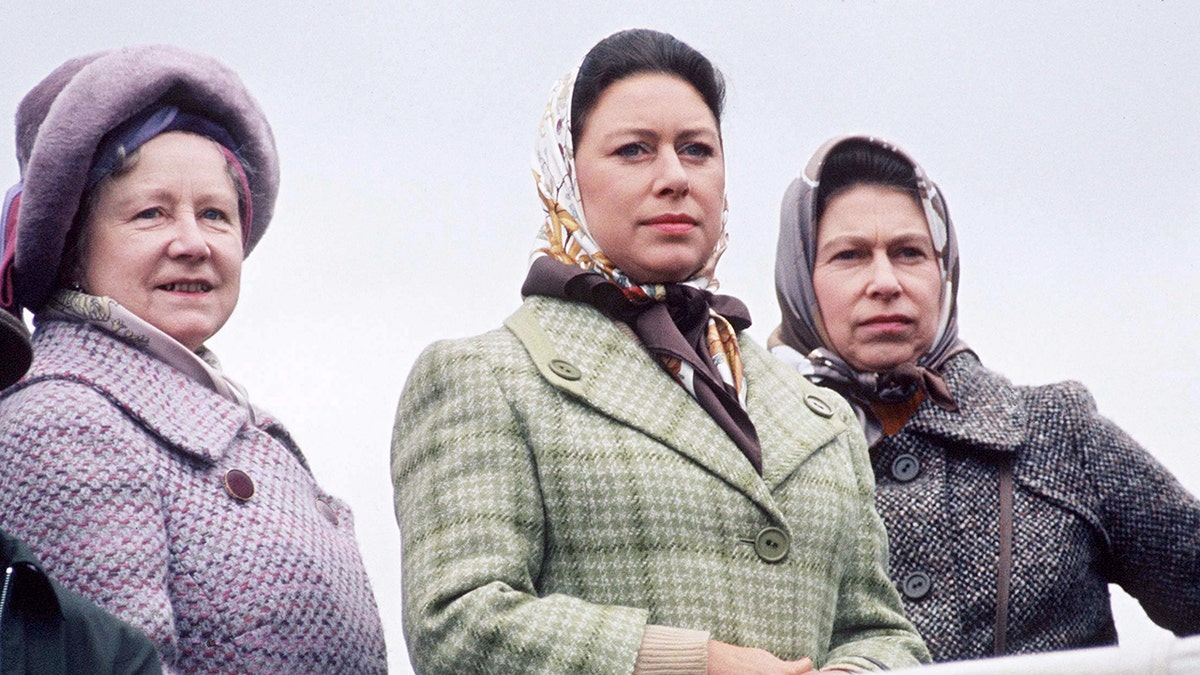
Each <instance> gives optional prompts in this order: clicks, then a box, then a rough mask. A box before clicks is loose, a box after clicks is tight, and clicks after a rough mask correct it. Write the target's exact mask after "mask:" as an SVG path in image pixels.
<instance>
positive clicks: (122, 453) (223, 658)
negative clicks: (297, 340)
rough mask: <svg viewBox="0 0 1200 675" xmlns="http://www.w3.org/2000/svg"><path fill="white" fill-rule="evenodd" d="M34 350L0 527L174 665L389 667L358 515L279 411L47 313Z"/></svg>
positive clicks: (259, 669) (11, 403)
mask: <svg viewBox="0 0 1200 675" xmlns="http://www.w3.org/2000/svg"><path fill="white" fill-rule="evenodd" d="M34 353H35V360H34V364H33V367H32V369H31V371H30V373H29V375H28V376H27V379H26V380H24V381H23V382H22V383H21V384H18V385H17V386H16V387H14V388H12V389H9V390H7V391H6V392H5V393H4V396H3V399H2V400H0V526H2V527H3V528H4V529H5V530H8V531H9V532H12V533H14V534H16V535H19V536H20V537H21V538H23V539H24V540H26V541H27V542H28V543H29V545H30V547H31V548H33V549H34V551H35V552H36V553H37V555H38V556H39V557H41V559H42V561H43V562H44V564H45V567H46V570H47V571H48V572H49V573H50V574H51V575H53V576H54V577H55V578H56V579H58V580H59V581H60V582H61V583H63V584H64V585H65V586H67V587H69V588H71V589H72V590H74V591H76V592H78V593H80V594H82V595H84V596H85V597H87V598H90V599H91V600H93V601H95V602H96V603H97V604H99V605H100V606H102V607H104V608H105V609H107V610H108V611H110V612H112V613H113V614H116V615H117V616H119V617H121V618H122V619H125V620H126V621H128V622H130V623H132V624H133V625H134V626H136V627H137V628H139V629H141V630H142V631H144V632H145V633H146V634H147V635H148V636H149V637H150V639H151V640H152V641H153V642H154V643H155V646H156V647H157V649H158V652H159V656H160V658H161V659H162V661H163V663H164V665H165V666H166V669H167V670H168V671H175V672H187V673H226V672H228V673H285V672H287V673H382V672H386V670H387V663H386V655H385V648H384V642H383V629H382V626H381V624H380V620H379V614H378V610H377V608H376V605H375V600H374V597H373V595H372V592H371V588H370V584H369V582H368V580H367V576H366V571H365V569H364V568H363V564H362V560H361V558H360V556H359V552H358V546H357V543H356V541H355V539H354V527H353V520H352V516H351V514H350V511H349V509H348V508H347V506H346V505H345V504H344V503H343V502H341V501H340V500H337V499H335V498H333V497H331V496H329V495H328V494H326V493H325V492H324V491H322V490H321V488H320V487H319V486H318V485H317V484H316V482H315V481H314V480H313V477H312V475H311V474H310V472H309V470H308V468H307V466H305V464H304V462H303V458H302V457H301V455H300V453H299V450H298V449H297V448H296V446H295V444H294V443H293V442H292V440H291V438H290V437H289V435H288V434H287V432H286V430H284V428H283V427H282V426H281V425H279V424H278V423H277V422H275V421H274V420H272V419H270V418H269V416H266V415H260V418H261V427H257V426H254V425H252V424H251V423H250V422H249V414H248V412H247V411H246V409H245V408H242V407H239V406H237V405H235V404H233V403H232V402H230V401H228V400H226V399H224V398H222V397H220V396H219V395H217V394H215V393H214V392H212V391H211V390H209V389H207V388H205V387H203V386H201V385H199V384H197V383H196V382H194V381H192V380H190V379H189V378H187V377H186V376H185V375H183V374H182V373H180V372H178V371H176V370H174V369H173V368H171V367H170V366H168V365H166V364H165V363H163V362H161V361H159V360H157V359H155V358H153V357H151V356H149V355H147V354H145V353H144V352H141V351H140V350H138V349H136V348H135V347H132V346H130V345H128V344H125V343H123V342H121V341H119V340H117V339H115V338H113V337H112V336H110V335H108V334H106V333H104V332H102V331H100V330H98V329H96V328H93V327H90V326H87V325H83V324H75V323H66V322H60V321H48V322H42V323H40V324H39V329H38V332H37V334H36V335H35V337H34ZM235 468H236V469H241V470H242V471H244V472H246V473H247V474H249V476H250V477H251V479H252V480H253V481H254V486H255V493H254V495H253V497H252V498H251V499H249V500H248V501H244V502H243V501H239V500H236V499H234V498H233V497H232V496H231V495H230V494H229V493H227V491H226V488H225V487H224V483H223V477H224V476H225V473H226V472H227V471H228V470H229V469H235ZM322 504H323V505H322ZM326 509H328V510H329V512H330V513H332V514H334V515H335V516H336V520H337V524H334V523H333V522H332V520H333V519H331V518H328V517H326V516H325V515H323V514H322V511H323V510H326Z"/></svg>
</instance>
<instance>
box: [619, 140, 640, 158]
mask: <svg viewBox="0 0 1200 675" xmlns="http://www.w3.org/2000/svg"><path fill="white" fill-rule="evenodd" d="M644 152H646V148H645V147H643V146H642V144H641V143H626V144H625V145H622V146H621V147H619V148H617V149H616V151H615V152H614V153H613V154H615V155H617V156H618V157H637V156H638V155H640V154H642V153H644Z"/></svg>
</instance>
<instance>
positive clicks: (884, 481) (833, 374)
mask: <svg viewBox="0 0 1200 675" xmlns="http://www.w3.org/2000/svg"><path fill="white" fill-rule="evenodd" d="M957 284H958V251H957V248H956V243H955V238H954V229H953V226H952V225H951V221H950V217H949V214H948V212H947V211H946V205H945V201H944V200H943V198H942V196H941V194H940V193H939V191H938V188H937V186H936V185H935V184H934V183H933V182H932V181H930V180H929V179H928V177H927V176H926V175H925V173H924V171H923V170H922V169H921V167H920V166H919V165H918V164H917V163H916V162H915V161H914V160H912V158H911V157H910V156H909V155H907V154H906V153H905V152H904V151H903V150H901V149H899V148H897V147H896V146H894V145H892V144H890V143H887V142H886V141H882V140H880V139H877V138H870V137H842V138H835V139H832V140H831V141H829V142H827V143H826V144H825V145H823V146H822V147H821V148H820V149H819V150H818V151H817V152H816V154H815V155H814V156H813V158H812V160H811V161H810V162H809V164H808V166H807V168H806V169H805V171H804V175H803V176H801V177H800V178H798V179H797V180H796V181H795V182H794V183H793V184H792V186H791V187H790V188H789V189H788V192H787V194H786V195H785V197H784V200H783V213H782V225H781V230H780V234H779V249H778V259H777V263H776V290H777V292H778V296H779V301H780V305H781V308H782V311H783V324H782V325H781V326H780V328H779V330H778V331H777V332H776V333H775V334H774V335H773V336H772V339H771V348H772V351H773V353H775V354H776V355H778V356H780V357H782V358H783V359H785V360H787V361H789V362H791V363H793V364H794V365H795V366H796V367H798V368H800V369H801V371H802V372H804V373H805V374H806V375H808V377H809V378H810V379H812V380H813V381H814V382H816V383H819V384H822V385H824V386H829V387H833V388H835V389H837V390H839V391H841V392H842V393H843V394H845V395H846V396H847V398H849V400H850V402H851V403H852V405H853V406H854V408H855V410H856V412H857V413H858V416H859V420H860V422H861V423H862V424H863V427H864V429H865V431H866V435H867V438H868V441H869V443H870V445H871V460H872V464H873V466H874V469H875V479H876V484H877V485H876V496H877V500H878V508H879V512H880V514H881V515H882V516H883V520H884V522H885V523H886V524H887V528H888V534H889V537H890V544H891V575H892V581H893V582H894V583H895V584H896V586H897V587H898V588H899V589H900V591H901V595H902V597H903V599H904V605H905V610H906V612H907V613H908V616H909V618H911V619H912V621H913V622H914V623H915V624H916V626H917V628H918V629H919V630H920V631H921V634H922V635H923V636H924V637H925V640H926V643H927V644H928V645H929V649H930V652H931V653H932V654H933V657H934V659H935V660H938V661H949V660H961V659H971V658H979V657H984V656H989V655H994V654H1005V653H1021V652H1036V651H1048V650H1057V649H1070V648H1079V647H1089V646H1095V645H1106V644H1112V643H1115V642H1116V639H1117V636H1116V631H1115V629H1114V626H1113V619H1112V613H1111V610H1110V607H1109V596H1108V584H1110V583H1116V584H1120V585H1121V586H1122V587H1123V588H1124V589H1125V590H1126V591H1128V592H1129V593H1130V595H1132V596H1134V597H1135V598H1137V599H1138V600H1139V601H1140V602H1141V604H1142V607H1143V608H1145V610H1146V612H1147V613H1148V614H1149V615H1150V617H1151V618H1152V619H1153V620H1154V621H1155V622H1157V623H1158V624H1159V625H1161V626H1163V627H1165V628H1168V629H1170V630H1172V631H1174V632H1176V633H1177V634H1180V635H1185V634H1191V633H1196V632H1200V502H1197V500H1196V498H1195V497H1194V496H1192V495H1191V494H1189V493H1188V492H1187V491H1186V490H1185V489H1184V488H1183V487H1182V486H1181V485H1180V484H1179V482H1178V481H1176V480H1175V478H1174V477H1173V476H1171V474H1170V473H1169V472H1167V471H1166V470H1165V469H1164V468H1163V467H1162V466H1161V465H1159V464H1158V462H1156V461H1155V460H1154V458H1153V457H1151V456H1150V455H1149V454H1148V453H1147V452H1146V451H1145V450H1143V449H1142V448H1141V447H1139V446H1138V445H1137V444H1136V443H1135V442H1134V441H1133V440H1132V439H1130V438H1129V437H1128V436H1127V435H1126V434H1124V433H1123V432H1122V431H1121V430H1120V429H1118V428H1117V427H1116V426H1115V425H1114V424H1113V423H1112V422H1110V421H1109V420H1107V419H1105V418H1104V417H1102V416H1100V415H1099V414H1098V413H1097V412H1096V406H1095V403H1094V402H1093V400H1092V398H1091V396H1090V395H1089V394H1088V392H1087V390H1086V389H1084V388H1083V387H1082V386H1081V385H1079V384H1077V383H1073V382H1067V383H1061V384H1055V385H1049V386H1041V387H1017V386H1014V385H1013V384H1012V383H1010V382H1009V381H1008V380H1006V379H1005V378H1004V377H1002V376H1000V375H998V374H996V373H993V372H991V371H989V370H987V369H986V368H984V367H983V366H982V365H981V364H980V361H979V358H978V357H977V356H976V355H975V354H974V353H973V352H972V351H971V350H970V349H968V348H967V346H966V345H965V344H963V343H962V342H961V341H959V340H958V336H957V333H958V331H957V324H956V306H955V292H956V290H957ZM799 412H800V413H801V414H803V413H804V412H805V411H803V410H800V411H799Z"/></svg>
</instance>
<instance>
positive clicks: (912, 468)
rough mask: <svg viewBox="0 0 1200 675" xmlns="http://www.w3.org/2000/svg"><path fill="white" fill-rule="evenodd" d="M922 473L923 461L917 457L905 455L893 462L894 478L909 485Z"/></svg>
mask: <svg viewBox="0 0 1200 675" xmlns="http://www.w3.org/2000/svg"><path fill="white" fill-rule="evenodd" d="M919 473H921V460H919V459H917V458H916V456H915V455H910V454H908V453H905V454H903V455H900V456H899V457H897V458H896V459H893V460H892V478H895V479H896V480H898V481H900V482H901V483H907V482H908V481H910V480H912V479H914V478H916V477H917V474H919Z"/></svg>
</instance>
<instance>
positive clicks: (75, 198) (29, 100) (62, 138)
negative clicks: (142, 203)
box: [13, 45, 279, 309]
mask: <svg viewBox="0 0 1200 675" xmlns="http://www.w3.org/2000/svg"><path fill="white" fill-rule="evenodd" d="M59 71H63V72H59ZM156 103H169V104H172V105H176V106H178V107H179V108H180V109H183V110H187V111H189V112H193V113H195V114H197V115H200V116H203V117H205V118H207V119H209V120H211V121H213V122H215V123H216V124H218V125H220V126H221V127H223V128H224V129H225V130H226V131H228V132H229V134H230V135H231V136H232V137H233V139H234V140H235V141H236V143H237V145H238V147H236V148H230V149H231V150H233V151H234V152H235V153H237V154H238V156H239V157H240V158H242V159H243V160H244V161H245V162H246V164H247V165H248V167H247V168H248V171H247V173H248V179H249V184H250V190H251V193H252V195H251V199H252V203H253V205H254V222H252V223H251V224H250V229H249V233H248V236H247V240H246V248H245V253H246V254H247V255H249V253H250V251H251V250H252V249H253V248H254V245H255V244H256V243H258V240H259V239H260V238H261V237H262V235H263V233H264V232H265V231H266V228H267V223H269V222H270V220H271V215H272V213H273V211H274V203H275V196H276V194H277V192H278V188H279V160H278V156H277V154H276V149H275V140H274V137H273V135H272V133H271V128H270V126H269V125H268V123H267V120H266V117H265V116H264V115H263V113H262V110H261V109H260V108H259V106H258V103H257V102H256V101H255V100H254V98H253V97H252V96H251V95H250V93H249V91H247V90H246V87H245V85H244V84H243V83H242V81H241V79H240V78H239V77H238V76H237V73H235V72H233V71H232V70H230V69H229V68H228V67H226V66H225V65H224V64H222V63H221V62H219V61H217V60H216V59H214V58H212V57H210V56H206V55H203V54H196V53H193V52H189V51H187V50H184V49H180V48H178V47H173V46H169V45H150V46H138V47H126V48H122V49H117V50H114V51H111V52H106V53H103V54H100V55H97V56H89V57H85V58H83V59H76V60H73V61H69V62H68V63H66V64H64V65H63V66H62V67H61V68H60V69H59V70H58V71H55V72H54V73H51V75H50V76H48V77H47V78H46V79H45V80H43V82H42V83H41V84H39V85H38V86H37V87H35V88H34V89H33V90H32V91H31V92H30V93H29V94H28V95H27V96H26V98H25V100H23V101H22V102H21V106H20V107H19V108H18V110H17V126H18V144H19V147H18V159H19V160H20V162H21V165H22V166H21V168H22V172H21V173H22V181H23V189H22V197H21V208H20V214H19V218H18V223H17V245H16V257H15V259H14V265H13V273H14V281H15V290H16V296H17V301H18V302H19V303H20V304H21V305H23V306H25V307H29V308H31V309H38V308H39V307H41V305H42V304H43V303H44V302H45V301H46V299H47V298H48V297H49V295H50V293H51V291H53V289H54V284H55V283H56V281H57V278H58V269H59V265H60V264H61V260H62V255H63V249H64V246H65V243H66V239H67V235H68V233H69V232H70V229H71V226H72V225H73V224H74V221H75V217H76V212H77V211H78V210H79V205H80V201H81V200H82V198H83V190H84V186H85V184H86V180H87V174H88V169H89V167H90V166H91V162H92V158H93V156H94V154H95V152H96V148H97V146H98V145H99V144H100V140H101V139H102V138H103V137H104V135H105V134H107V133H108V132H109V131H111V130H112V129H113V128H115V127H116V126H117V125H119V124H121V123H122V122H124V121H125V120H127V119H129V118H130V117H132V116H133V115H135V114H137V113H139V112H141V111H142V110H144V109H145V108H147V107H148V106H151V105H154V104H156ZM31 129H36V132H34V133H32V134H31V133H30V130H31ZM26 145H27V146H28V147H26Z"/></svg>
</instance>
